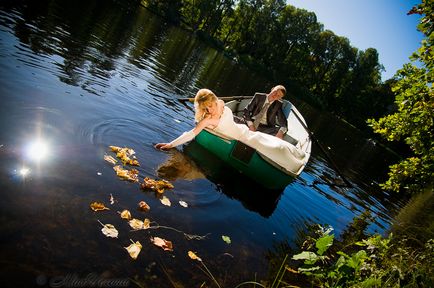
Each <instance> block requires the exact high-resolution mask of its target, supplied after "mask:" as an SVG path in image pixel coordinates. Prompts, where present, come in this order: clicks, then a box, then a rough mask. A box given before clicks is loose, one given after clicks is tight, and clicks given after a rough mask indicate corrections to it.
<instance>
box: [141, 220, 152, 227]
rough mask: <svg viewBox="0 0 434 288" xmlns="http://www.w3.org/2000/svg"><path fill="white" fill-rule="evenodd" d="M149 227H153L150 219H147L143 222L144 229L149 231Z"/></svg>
mask: <svg viewBox="0 0 434 288" xmlns="http://www.w3.org/2000/svg"><path fill="white" fill-rule="evenodd" d="M149 227H151V221H150V220H149V219H148V218H145V220H143V228H142V229H148V228H149Z"/></svg>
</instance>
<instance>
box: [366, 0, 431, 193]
mask: <svg viewBox="0 0 434 288" xmlns="http://www.w3.org/2000/svg"><path fill="white" fill-rule="evenodd" d="M429 2H430V1H423V2H422V4H420V5H419V6H418V7H417V8H414V9H413V10H412V11H411V13H418V14H421V15H424V16H423V17H422V19H421V23H420V24H419V26H418V29H419V30H420V31H421V32H423V33H424V34H425V35H426V38H425V39H424V40H423V41H422V46H421V48H420V49H418V51H417V52H415V53H414V54H413V56H412V58H413V59H414V60H415V61H416V60H418V61H419V62H420V63H422V67H421V68H418V67H416V66H415V65H413V64H405V65H404V67H403V68H402V69H401V70H399V71H398V72H397V74H396V75H395V78H396V82H395V83H394V84H393V85H392V91H393V92H394V93H395V94H396V98H395V103H396V105H397V107H398V111H397V112H395V113H393V114H390V115H387V116H385V117H383V118H380V119H379V120H374V119H370V120H368V123H369V125H370V126H371V127H372V128H373V130H374V132H376V133H379V134H381V135H382V136H383V137H384V138H386V139H387V140H389V141H404V142H405V143H406V144H408V145H409V146H410V148H411V150H412V152H413V155H411V156H410V157H408V158H406V159H404V160H403V161H401V162H400V163H398V164H395V165H392V166H391V167H390V172H389V179H388V180H387V182H386V183H384V184H382V187H383V188H384V189H387V190H392V191H401V190H403V189H406V190H409V191H411V192H414V191H420V190H421V189H422V188H423V187H432V186H433V181H434V174H433V171H434V146H433V143H434V133H433V131H434V90H433V86H432V85H433V79H434V69H433V68H434V50H433V44H434V37H433V35H432V34H433V33H432V32H433V27H434V24H433V23H434V13H433V8H432V5H428V3H429ZM431 4H432V3H431Z"/></svg>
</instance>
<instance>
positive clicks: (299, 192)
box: [0, 0, 403, 287]
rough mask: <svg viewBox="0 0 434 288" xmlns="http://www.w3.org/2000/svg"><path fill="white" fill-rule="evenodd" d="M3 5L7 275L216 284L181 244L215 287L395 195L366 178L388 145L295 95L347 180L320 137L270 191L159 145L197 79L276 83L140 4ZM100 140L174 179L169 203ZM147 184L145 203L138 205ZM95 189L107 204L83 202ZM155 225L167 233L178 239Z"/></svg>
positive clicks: (395, 205)
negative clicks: (315, 230)
mask: <svg viewBox="0 0 434 288" xmlns="http://www.w3.org/2000/svg"><path fill="white" fill-rule="evenodd" d="M118 2H119V3H118ZM131 2H133V1H131ZM122 3H123V4H122ZM0 7H1V12H0V97H1V98H0V99H1V104H0V115H1V118H0V119H1V130H0V191H1V201H0V211H1V215H0V225H1V232H0V235H1V245H0V255H1V260H0V265H1V269H0V271H1V272H0V275H1V282H2V287H9V286H10V287H30V286H37V287H60V286H61V284H62V283H63V286H65V285H66V284H67V283H70V284H71V283H72V282H67V280H65V279H69V280H68V281H72V280H71V279H88V280H89V279H90V278H86V277H94V278H96V279H112V280H113V279H118V280H120V282H117V286H119V287H121V286H122V284H125V281H127V284H130V285H131V286H134V281H136V282H137V283H142V285H143V287H174V286H176V285H179V286H176V287H199V286H200V285H202V283H204V282H206V286H204V287H212V285H213V284H212V281H211V280H210V277H208V276H207V275H205V273H204V272H203V271H202V270H203V269H204V268H203V266H202V265H201V264H200V263H199V262H197V261H193V260H191V259H190V258H188V256H187V252H188V251H189V250H191V251H194V252H196V253H197V255H198V256H199V257H201V258H202V260H203V263H205V264H206V266H207V267H208V268H209V270H210V271H211V272H212V274H213V275H214V276H215V277H216V279H217V281H218V282H219V283H220V284H221V286H222V287H234V286H236V285H237V284H239V283H241V282H243V281H249V280H254V279H265V277H266V276H267V271H268V269H269V265H268V259H267V257H265V256H266V254H267V252H269V251H273V249H274V248H275V247H276V245H279V243H282V242H284V241H287V242H288V243H289V244H290V245H291V246H295V244H294V243H295V242H296V241H297V240H298V241H299V240H300V239H298V235H300V232H301V231H303V230H305V229H306V227H307V225H309V224H312V223H321V224H329V225H332V226H333V227H334V229H335V232H336V234H337V235H339V233H340V232H342V231H343V229H345V227H346V225H348V223H349V222H351V220H352V219H353V218H354V217H355V216H357V215H360V214H361V213H362V212H364V211H366V210H368V211H370V212H371V213H372V215H373V216H374V217H375V221H374V222H373V223H372V224H371V225H370V226H369V230H370V232H378V233H383V232H385V231H386V230H387V228H388V226H389V225H390V221H391V219H392V217H393V215H395V213H396V211H397V210H398V209H399V207H401V206H402V204H403V203H402V202H403V201H400V200H398V199H394V198H393V197H392V195H388V194H386V193H383V192H380V191H379V190H378V188H376V187H377V186H376V184H377V183H379V182H382V181H384V180H385V175H386V171H387V166H388V165H389V164H390V163H393V162H395V161H397V156H396V155H394V154H393V153H391V152H390V151H388V150H385V149H384V148H382V147H381V146H380V145H378V144H376V143H375V142H374V141H371V140H369V139H365V138H364V136H363V135H362V134H361V133H359V132H358V131H357V130H354V129H353V128H352V127H350V126H348V125H345V124H344V123H342V122H339V121H338V120H336V119H334V118H333V117H331V116H330V115H327V114H324V113H319V112H317V111H315V110H314V109H312V108H311V107H309V106H308V105H307V104H305V103H302V102H301V101H300V100H298V99H296V98H294V97H293V95H291V99H290V100H291V101H293V102H294V103H295V104H296V105H297V107H298V109H299V110H300V111H301V112H302V114H303V115H304V116H305V119H306V121H307V123H308V125H309V127H310V128H311V129H312V130H313V131H314V132H315V135H316V136H317V137H318V138H319V139H320V140H321V143H322V144H323V146H324V147H326V149H327V151H328V152H329V154H330V156H331V157H332V158H333V159H334V160H335V161H336V163H337V165H339V167H340V168H341V170H342V171H343V173H344V174H345V177H346V178H348V179H349V180H350V181H351V183H352V184H353V186H354V187H353V188H348V187H344V185H341V184H342V181H341V180H340V179H339V176H338V174H337V172H336V171H335V169H334V168H333V166H332V165H331V164H330V163H329V162H328V161H327V160H326V159H325V158H324V157H323V155H322V154H321V152H320V151H319V150H318V149H317V147H315V146H314V147H313V154H312V157H311V159H310V162H309V164H308V166H307V167H306V169H305V170H304V172H303V173H302V174H301V175H300V176H299V177H298V178H297V179H296V180H294V181H293V182H292V183H290V184H289V185H288V186H287V187H286V188H285V189H284V190H282V191H277V192H276V191H267V190H265V189H263V188H260V187H259V186H257V185H252V184H251V183H250V181H249V180H248V179H246V178H242V177H240V176H239V175H238V174H236V173H234V172H233V171H232V170H230V169H228V168H227V167H226V166H225V165H224V164H223V163H221V162H220V161H219V160H218V159H216V158H215V157H214V156H213V155H210V154H209V153H208V152H207V151H206V150H205V149H203V148H202V147H200V146H199V145H198V144H197V143H195V142H194V141H193V142H191V143H189V144H187V145H185V146H184V147H178V149H177V150H175V151H171V152H162V151H157V150H156V149H154V148H153V144H155V143H157V142H163V141H164V142H165V141H169V140H171V139H173V138H175V137H176V136H178V135H179V134H180V133H182V132H183V131H186V130H188V129H191V128H192V127H193V112H192V110H191V105H188V104H187V105H184V104H183V103H181V102H180V101H179V100H178V99H179V98H183V97H193V96H194V95H195V93H196V91H197V90H198V89H200V88H203V87H207V88H210V89H212V90H213V91H214V92H215V93H216V94H217V95H219V96H229V95H253V93H254V92H256V91H260V92H267V91H269V89H270V88H271V87H272V86H273V85H275V84H277V83H272V82H270V81H269V80H267V79H265V78H263V77H260V76H258V75H255V73H253V72H251V71H249V70H248V69H246V68H243V67H242V66H240V64H237V63H235V62H233V61H230V60H229V59H228V58H226V57H225V56H224V55H222V54H221V53H219V52H217V51H215V50H213V49H211V48H209V47H207V46H206V45H205V44H203V43H201V41H199V40H198V39H197V38H195V37H194V36H192V35H191V34H189V33H188V32H186V31H183V30H180V29H178V28H174V27H172V26H170V25H169V24H168V23H166V22H164V21H163V20H161V19H160V18H159V17H157V16H155V15H153V14H151V13H149V12H148V11H147V10H146V9H144V8H143V7H140V6H137V5H133V4H126V3H125V1H106V2H103V3H102V2H98V1H93V0H90V1H86V2H84V1H83V2H82V1H78V2H77V1H37V3H36V1H27V2H26V1H17V2H16V3H13V4H12V3H9V2H8V1H2V3H1V4H0ZM35 143H39V144H40V145H39V146H38V145H36V146H35ZM43 145H45V146H43ZM109 145H116V146H127V147H130V148H132V149H134V150H135V151H136V156H137V159H138V160H139V162H140V164H141V166H140V167H138V171H139V176H140V177H139V179H140V181H142V180H143V178H144V177H150V178H153V179H159V178H160V177H165V178H168V179H169V180H171V181H172V183H173V184H174V189H172V190H168V191H166V192H165V193H164V195H165V196H166V197H168V198H169V199H170V201H171V203H172V205H171V206H170V207H169V206H165V205H163V204H162V203H161V202H160V198H161V195H156V194H155V193H154V192H151V191H143V190H141V189H140V187H139V184H137V183H130V182H126V181H121V180H119V179H118V178H117V177H116V175H115V172H114V171H113V169H112V165H110V164H109V163H107V162H106V161H104V159H103V157H104V155H105V154H110V152H109V148H108V146H109ZM330 184H332V185H330ZM110 195H112V196H113V198H114V200H115V202H114V204H113V205H112V204H110V200H109V199H110ZM142 200H143V201H146V202H147V203H148V204H149V205H150V207H151V209H150V211H148V212H142V211H139V210H138V209H137V205H138V204H137V203H138V202H139V201H142ZM94 201H99V202H103V203H105V205H106V206H108V207H109V208H110V210H108V211H102V212H93V211H92V210H91V209H90V208H89V205H90V204H91V203H92V202H94ZM179 201H184V202H186V203H187V204H188V207H183V206H181V205H180V204H179ZM124 209H128V210H130V211H131V213H132V215H133V217H134V218H138V219H142V220H143V219H144V218H149V219H150V220H151V221H154V222H155V223H158V224H159V225H161V226H165V227H170V228H174V229H176V230H174V229H170V228H164V227H162V228H159V229H148V230H143V231H136V232H133V231H131V228H130V227H129V226H128V224H127V222H126V221H125V220H124V219H121V218H120V217H119V215H118V213H117V212H118V211H119V212H120V211H122V210H124ZM98 220H99V221H101V222H102V223H110V224H113V225H114V226H115V227H116V228H117V229H118V231H119V237H118V238H117V239H114V238H107V237H105V236H104V235H103V234H102V233H101V228H102V226H101V224H100V223H99V222H98ZM155 223H154V225H156V224H155ZM191 235H198V236H206V237H204V238H203V239H202V238H201V239H200V240H199V239H191V238H189V237H186V236H191ZM222 236H228V237H229V238H230V240H231V243H230V244H227V243H226V242H225V241H223V239H222ZM150 237H161V238H164V239H167V240H170V241H172V243H173V251H163V249H161V248H158V247H156V246H154V245H153V244H151V242H150ZM130 239H131V240H133V241H140V242H141V244H142V246H143V248H142V251H141V253H140V254H139V256H138V258H137V260H132V259H131V258H130V256H129V255H128V254H127V251H126V250H125V249H124V248H123V247H126V246H128V245H129V244H130V243H131V242H130ZM201 269H202V270H201ZM68 277H69V278H68ZM74 277H75V278H74ZM62 280H64V282H61V281H62ZM121 280H125V281H124V282H122V281H121ZM59 283H60V284H59ZM88 284H89V282H88ZM20 285H21V286H20ZM23 285H24V286H23ZM56 285H57V286H56ZM59 285H60V286H59ZM113 286H116V285H112V287H113ZM124 286H125V285H124Z"/></svg>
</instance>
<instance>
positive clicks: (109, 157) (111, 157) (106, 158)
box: [104, 155, 118, 165]
mask: <svg viewBox="0 0 434 288" xmlns="http://www.w3.org/2000/svg"><path fill="white" fill-rule="evenodd" d="M104 160H105V161H107V162H108V163H110V164H113V165H115V164H116V163H118V160H116V159H115V158H113V156H110V155H104Z"/></svg>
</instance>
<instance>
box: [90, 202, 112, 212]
mask: <svg viewBox="0 0 434 288" xmlns="http://www.w3.org/2000/svg"><path fill="white" fill-rule="evenodd" d="M90 209H92V210H93V211H102V210H110V209H109V208H107V207H105V205H104V204H103V203H101V202H93V203H92V204H90Z"/></svg>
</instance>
